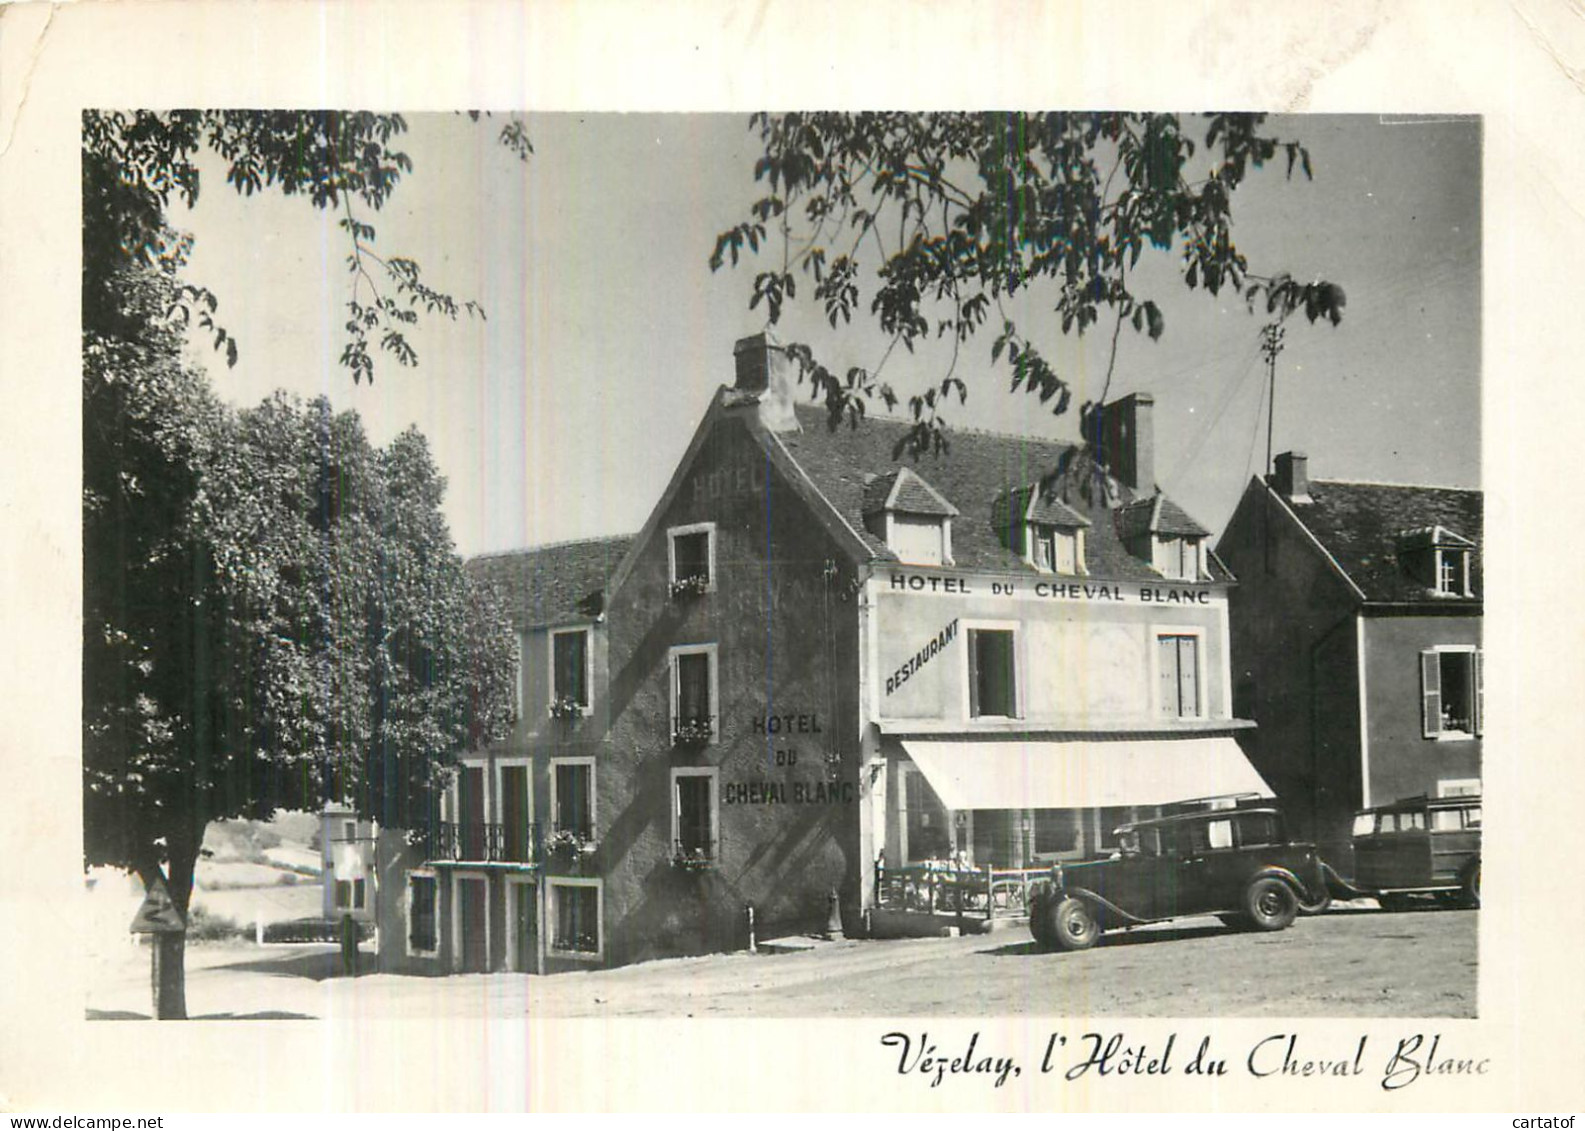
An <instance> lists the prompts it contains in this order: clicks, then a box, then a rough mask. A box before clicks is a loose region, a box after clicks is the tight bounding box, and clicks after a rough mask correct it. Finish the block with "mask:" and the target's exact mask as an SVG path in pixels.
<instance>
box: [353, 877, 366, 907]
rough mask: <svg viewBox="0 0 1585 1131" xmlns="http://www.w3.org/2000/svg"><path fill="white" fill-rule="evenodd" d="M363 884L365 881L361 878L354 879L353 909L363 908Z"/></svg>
mask: <svg viewBox="0 0 1585 1131" xmlns="http://www.w3.org/2000/svg"><path fill="white" fill-rule="evenodd" d="M363 884H364V881H363V880H361V879H358V880H353V881H352V909H353V910H354V911H362V910H363V907H364V904H363V890H364V889H363Z"/></svg>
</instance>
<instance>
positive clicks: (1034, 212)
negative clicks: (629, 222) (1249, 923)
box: [710, 113, 1345, 454]
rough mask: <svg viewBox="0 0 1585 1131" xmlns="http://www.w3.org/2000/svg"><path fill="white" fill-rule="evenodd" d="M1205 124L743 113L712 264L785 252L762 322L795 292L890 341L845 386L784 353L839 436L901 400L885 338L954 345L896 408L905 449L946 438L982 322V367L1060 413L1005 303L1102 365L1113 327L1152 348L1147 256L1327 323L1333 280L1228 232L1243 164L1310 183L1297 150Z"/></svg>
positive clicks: (1050, 371)
mask: <svg viewBox="0 0 1585 1131" xmlns="http://www.w3.org/2000/svg"><path fill="white" fill-rule="evenodd" d="M1199 124H1200V126H1201V127H1203V132H1199V133H1195V132H1194V131H1193V129H1192V128H1191V126H1192V123H1191V122H1188V121H1185V120H1184V119H1183V118H1181V117H1180V116H1178V115H1175V114H1138V113H1049V114H1005V113H985V114H961V113H960V114H910V113H884V114H838V113H821V114H763V113H762V114H756V115H754V117H753V118H752V119H751V122H750V128H751V129H752V130H755V131H757V132H758V135H759V141H760V146H761V149H762V153H761V155H760V157H759V159H758V160H757V161H756V163H755V167H754V177H755V180H756V181H757V182H759V183H762V184H764V185H765V186H766V187H767V189H768V191H767V192H766V194H765V195H764V196H763V197H761V198H760V199H759V200H757V201H756V202H755V203H754V204H753V205H752V206H751V207H750V209H749V214H748V217H747V218H746V219H744V220H743V221H741V222H740V223H738V224H736V225H735V226H733V227H732V228H730V229H728V230H727V231H725V232H722V233H721V234H720V235H719V236H718V237H717V238H716V243H715V248H714V250H713V252H712V253H711V256H710V267H711V269H712V270H717V269H719V268H721V267H722V266H724V265H727V264H730V265H731V266H733V267H736V266H738V265H739V263H740V262H742V261H743V260H744V259H745V258H746V257H748V256H756V257H759V256H764V257H767V258H768V257H769V255H770V254H775V253H776V252H777V251H779V252H780V254H779V257H778V258H779V259H780V262H779V263H778V264H775V265H773V266H771V267H770V268H768V269H765V270H760V271H758V272H757V273H756V275H755V277H754V285H753V292H752V295H751V298H750V301H749V307H750V309H759V307H760V305H761V304H762V303H763V304H764V308H765V312H766V317H767V320H768V321H769V322H770V323H771V324H773V325H774V324H775V323H777V322H778V321H779V320H780V319H781V317H782V314H783V312H784V311H785V310H786V309H787V308H788V306H789V305H790V304H792V303H795V302H796V301H798V297H799V289H800V287H802V288H803V292H804V295H805V298H806V300H807V301H810V302H813V303H816V304H818V309H820V311H821V312H822V313H823V315H824V317H825V319H826V321H827V322H828V323H829V324H830V325H831V327H832V328H833V329H836V328H838V327H846V326H849V325H850V324H851V323H852V322H853V319H854V316H855V314H858V315H860V317H863V316H865V315H867V316H869V317H871V318H873V319H874V321H875V323H876V324H877V325H878V326H879V328H880V329H881V330H882V331H883V332H884V333H885V334H886V335H887V336H888V339H889V343H890V344H889V345H888V348H887V351H886V355H885V357H883V358H882V360H881V362H880V363H879V364H878V365H876V367H875V369H874V370H873V371H871V370H869V369H866V368H863V367H852V368H849V369H847V370H846V371H845V372H844V373H843V374H842V375H841V376H838V375H837V374H836V373H835V372H833V371H832V370H831V369H828V368H827V367H826V366H825V365H824V364H822V363H821V362H820V360H819V359H818V358H817V357H816V355H815V354H814V352H813V351H812V350H811V349H810V348H809V347H808V346H807V345H803V344H794V345H793V346H791V347H789V353H790V355H791V356H792V357H793V359H794V360H795V361H796V362H797V364H798V367H799V372H800V376H801V378H803V379H807V380H809V381H810V383H811V388H812V393H813V395H814V397H815V398H816V399H820V400H823V401H824V403H825V404H826V406H827V408H828V410H829V411H830V414H831V420H832V424H833V425H836V424H837V423H839V422H841V421H842V420H844V419H846V420H848V421H849V422H850V423H856V422H857V420H858V419H859V418H860V417H861V416H862V415H863V413H864V410H865V403H866V401H868V400H869V399H871V398H873V397H876V396H878V397H880V398H881V399H882V400H883V401H884V402H885V403H886V404H887V405H888V407H890V406H892V405H895V404H896V403H897V395H896V393H895V392H894V391H893V390H892V389H891V387H890V386H889V385H887V384H886V383H884V382H881V381H880V380H879V377H878V375H879V373H880V371H881V369H882V368H883V367H884V364H885V360H886V358H887V357H889V356H890V354H891V351H892V349H893V348H894V347H895V346H896V345H897V344H899V343H901V344H902V346H903V347H904V348H905V349H907V350H909V351H910V352H912V351H913V350H914V349H915V347H916V346H918V345H920V344H921V343H923V342H927V341H932V340H936V339H943V338H945V339H948V340H949V341H950V342H951V346H952V354H951V361H950V363H949V364H948V366H947V371H946V373H945V375H944V377H943V378H942V379H941V380H940V381H939V382H937V383H935V384H933V385H932V386H931V387H930V388H928V389H926V390H925V391H924V392H923V393H920V394H917V395H914V396H911V397H910V398H909V407H910V409H911V411H912V414H913V418H914V421H915V427H914V429H913V433H912V435H911V437H910V442H909V445H908V446H909V447H910V448H912V450H913V451H914V452H915V454H918V453H919V452H920V451H923V450H925V449H927V448H931V447H940V446H941V445H942V444H943V443H944V442H945V441H944V437H943V428H944V421H943V419H942V415H941V410H942V409H943V407H944V406H945V404H946V403H947V402H948V401H949V400H950V399H951V398H953V397H956V398H957V399H958V401H959V402H960V403H961V402H962V400H963V399H964V398H966V396H967V388H966V386H965V385H964V383H963V382H962V380H961V379H959V378H958V377H957V376H956V375H955V374H956V369H957V362H958V355H959V351H960V347H961V346H963V345H964V344H966V343H968V342H969V341H970V339H972V338H973V337H974V336H975V334H977V333H978V332H979V331H981V330H982V329H984V328H986V327H987V326H989V327H991V329H992V332H993V333H994V338H993V339H992V343H991V347H990V360H991V362H992V364H993V365H1005V366H1006V367H1007V373H1008V376H1009V380H1010V385H1011V389H1012V390H1013V391H1015V392H1016V391H1018V390H1020V389H1021V390H1023V391H1024V392H1026V393H1029V394H1031V395H1033V396H1035V397H1037V398H1038V399H1039V400H1040V401H1041V402H1042V403H1043V404H1047V405H1049V406H1050V407H1051V409H1052V411H1053V412H1054V413H1063V412H1066V411H1068V409H1069V408H1070V407H1071V404H1072V400H1073V386H1072V383H1071V382H1070V380H1069V379H1068V378H1067V377H1065V376H1064V375H1063V374H1061V373H1059V372H1057V370H1056V369H1055V368H1054V367H1053V366H1052V364H1051V363H1050V362H1049V361H1048V360H1047V358H1046V357H1045V356H1044V355H1043V354H1042V352H1041V350H1040V348H1039V347H1038V346H1037V345H1036V342H1035V340H1034V339H1035V338H1036V337H1038V336H1039V332H1040V331H1041V330H1043V329H1044V328H1045V327H1044V326H1043V325H1042V326H1041V327H1039V328H1033V329H1032V328H1027V327H1024V326H1020V324H1019V323H1018V322H1017V321H1015V319H1014V318H1013V317H1012V316H1011V315H1010V314H1009V313H1008V310H1007V306H1008V305H1010V303H1009V300H1011V299H1014V298H1024V299H1027V300H1032V301H1033V302H1034V304H1035V306H1036V308H1037V309H1049V310H1050V312H1051V313H1052V314H1053V315H1054V316H1055V319H1054V321H1055V324H1056V325H1060V327H1061V330H1062V332H1063V333H1064V334H1067V333H1072V332H1077V333H1080V334H1083V333H1084V332H1085V331H1087V330H1090V329H1093V328H1095V327H1096V326H1097V325H1099V324H1101V323H1103V320H1104V321H1105V322H1106V323H1107V324H1108V326H1109V332H1110V333H1111V335H1112V359H1113V361H1115V357H1116V341H1117V335H1118V334H1119V333H1120V332H1121V331H1122V329H1123V328H1124V327H1125V326H1127V327H1129V328H1131V329H1132V331H1133V332H1135V333H1139V334H1143V335H1146V336H1147V337H1148V338H1150V339H1152V340H1154V339H1157V338H1160V337H1161V335H1162V334H1163V333H1164V332H1165V329H1166V320H1165V317H1164V315H1163V313H1162V310H1161V307H1160V306H1159V305H1158V304H1157V302H1156V301H1155V300H1154V299H1152V298H1150V297H1148V296H1146V295H1144V294H1141V293H1139V291H1138V290H1137V283H1136V276H1134V275H1133V274H1132V272H1133V271H1134V269H1135V267H1136V266H1137V265H1138V263H1139V260H1140V257H1141V255H1142V254H1143V253H1144V252H1145V250H1146V249H1147V248H1150V249H1154V250H1156V251H1159V252H1162V253H1166V254H1174V255H1176V257H1177V260H1178V270H1179V273H1180V275H1181V277H1182V281H1183V283H1184V284H1185V285H1186V286H1187V287H1188V288H1189V289H1190V290H1201V291H1204V292H1206V293H1208V294H1210V295H1213V296H1214V295H1221V294H1223V293H1224V292H1225V291H1228V290H1231V291H1234V292H1235V293H1237V294H1238V295H1239V296H1240V297H1241V298H1242V299H1244V301H1245V302H1246V303H1247V305H1248V306H1249V308H1250V309H1251V310H1252V311H1253V310H1256V309H1257V308H1258V309H1263V310H1264V311H1265V313H1266V314H1267V315H1269V316H1270V317H1271V318H1272V319H1273V320H1274V321H1277V322H1280V321H1282V320H1285V319H1286V318H1288V317H1289V316H1290V315H1292V314H1293V313H1295V312H1296V311H1302V312H1303V313H1304V315H1305V317H1306V318H1307V319H1309V320H1310V321H1311V322H1317V321H1322V320H1325V321H1326V322H1329V323H1331V324H1333V325H1336V324H1337V323H1338V322H1340V321H1341V319H1342V316H1343V307H1344V303H1345V297H1344V294H1343V290H1342V288H1341V287H1339V286H1337V285H1336V284H1335V283H1330V282H1326V281H1322V280H1315V281H1312V282H1300V281H1298V280H1297V279H1295V278H1294V277H1293V276H1292V275H1290V274H1285V273H1273V274H1261V273H1258V272H1256V271H1255V270H1253V269H1251V267H1250V265H1249V264H1248V262H1247V261H1246V260H1245V258H1244V256H1243V255H1242V254H1241V253H1240V252H1239V251H1238V248H1237V246H1236V245H1235V243H1234V240H1233V207H1232V204H1233V199H1234V195H1235V193H1236V192H1237V190H1238V188H1239V186H1240V185H1242V184H1243V183H1244V181H1245V180H1246V178H1247V177H1248V176H1249V175H1250V173H1251V171H1252V170H1257V169H1261V168H1263V167H1265V166H1266V165H1267V164H1268V163H1273V164H1274V163H1280V164H1282V166H1283V168H1284V174H1285V176H1287V177H1288V178H1290V179H1291V178H1292V177H1293V176H1294V174H1295V173H1296V172H1297V173H1299V174H1300V175H1302V176H1304V177H1306V178H1308V177H1309V176H1310V175H1311V165H1310V155H1309V153H1308V152H1307V151H1306V149H1305V148H1304V146H1303V145H1301V144H1300V143H1299V142H1298V141H1295V140H1291V139H1284V138H1279V137H1277V136H1274V135H1272V134H1270V133H1267V132H1265V130H1264V116H1263V115H1259V114H1210V115H1205V116H1204V117H1203V118H1201V119H1200V120H1199ZM1197 139H1198V140H1197ZM1026 292H1027V293H1026ZM1109 377H1110V366H1109V367H1108V378H1109ZM1102 399H1103V400H1104V393H1103V396H1102ZM1085 407H1086V408H1088V407H1089V406H1085Z"/></svg>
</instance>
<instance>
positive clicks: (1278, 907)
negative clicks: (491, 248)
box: [1244, 876, 1299, 931]
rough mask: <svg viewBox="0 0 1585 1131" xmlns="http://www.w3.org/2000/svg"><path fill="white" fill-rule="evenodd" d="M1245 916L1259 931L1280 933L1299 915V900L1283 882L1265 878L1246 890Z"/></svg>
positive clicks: (1268, 877)
mask: <svg viewBox="0 0 1585 1131" xmlns="http://www.w3.org/2000/svg"><path fill="white" fill-rule="evenodd" d="M1244 914H1245V915H1247V916H1249V921H1250V922H1251V923H1253V924H1254V925H1255V929H1256V930H1258V931H1280V930H1282V929H1283V928H1285V927H1288V926H1291V925H1292V924H1293V920H1294V917H1295V916H1296V915H1298V914H1299V899H1298V897H1297V896H1295V895H1294V894H1293V889H1292V888H1291V887H1289V886H1288V885H1287V884H1285V883H1283V882H1282V881H1281V880H1279V879H1275V878H1273V877H1271V876H1263V877H1261V878H1260V879H1258V880H1256V881H1255V882H1254V883H1252V884H1250V885H1249V887H1248V888H1247V889H1245V891H1244Z"/></svg>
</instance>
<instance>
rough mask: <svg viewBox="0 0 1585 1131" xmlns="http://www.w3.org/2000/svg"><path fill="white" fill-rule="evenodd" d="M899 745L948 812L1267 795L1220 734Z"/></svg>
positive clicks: (913, 741) (1268, 790)
mask: <svg viewBox="0 0 1585 1131" xmlns="http://www.w3.org/2000/svg"><path fill="white" fill-rule="evenodd" d="M902 746H903V749H904V750H906V751H907V752H908V756H909V757H910V758H912V759H913V760H914V764H915V765H916V766H918V767H919V769H920V770H921V771H922V772H923V773H924V775H925V778H926V780H928V781H929V782H930V785H931V787H932V788H933V789H934V790H935V791H936V795H937V796H938V797H940V798H941V802H942V804H943V805H945V806H946V807H947V808H948V809H1089V808H1095V807H1101V806H1122V805H1166V804H1168V803H1170V802H1174V801H1185V800H1188V799H1190V798H1199V797H1218V796H1222V795H1224V794H1230V793H1254V794H1258V795H1260V796H1261V797H1271V796H1272V792H1271V788H1270V787H1269V786H1267V785H1266V782H1265V779H1263V778H1262V777H1261V776H1260V774H1259V773H1258V772H1257V771H1256V769H1255V767H1254V766H1252V765H1250V764H1249V759H1248V758H1246V757H1244V752H1243V751H1242V750H1240V749H1239V747H1238V743H1237V742H1235V741H1233V739H1231V738H1229V737H1227V736H1225V735H1220V736H1217V737H1214V738H1143V739H1138V740H1131V739H1120V740H1117V741H1106V742H1084V741H1073V742H1040V741H1012V742H994V741H992V742H985V741H981V742H966V741H963V740H961V739H958V740H954V741H937V740H935V739H923V738H909V739H905V740H903V743H902Z"/></svg>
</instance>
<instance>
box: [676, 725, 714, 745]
mask: <svg viewBox="0 0 1585 1131" xmlns="http://www.w3.org/2000/svg"><path fill="white" fill-rule="evenodd" d="M671 737H672V741H673V742H675V743H676V744H677V745H678V746H703V745H704V744H705V743H707V742H709V741H710V740H711V739H712V738H714V737H715V723H714V722H712V721H711V720H710V719H679V720H678V721H677V723H676V724H675V725H674V726H673V727H672V732H671Z"/></svg>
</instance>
